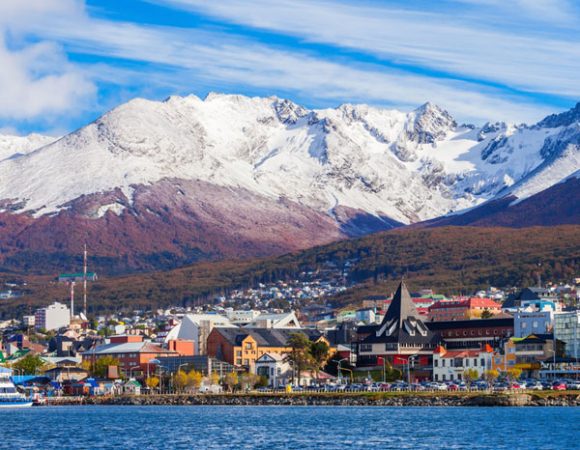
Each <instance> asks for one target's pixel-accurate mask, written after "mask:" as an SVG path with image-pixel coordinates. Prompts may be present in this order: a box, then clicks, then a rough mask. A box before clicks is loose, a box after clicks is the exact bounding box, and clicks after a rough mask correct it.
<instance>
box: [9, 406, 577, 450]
mask: <svg viewBox="0 0 580 450" xmlns="http://www.w3.org/2000/svg"><path fill="white" fill-rule="evenodd" d="M0 423H1V424H2V436H1V437H0V448H10V449H27V448H31V449H32V448H34V449H53V448H59V449H73V448H75V449H80V448H116V449H141V450H147V449H162V448H189V449H217V448H231V449H297V450H298V449H299V450H303V449H324V450H329V449H338V448H345V449H351V450H354V449H365V450H368V449H371V448H380V449H391V448H392V449H431V448H437V449H464V448H465V449H488V448H490V449H544V450H546V449H577V448H579V447H580V428H579V424H580V408H558V407H551V408H457V407H456V408H409V407H405V408H386V407H385V408H382V407H297V406H294V407H284V406H271V407H267V406H262V407H249V406H240V407H236V406H191V407H189V406H177V407H175V406H141V407H139V406H71V407H41V408H28V409H25V410H0Z"/></svg>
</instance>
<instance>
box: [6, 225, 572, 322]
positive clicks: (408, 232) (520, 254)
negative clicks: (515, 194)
mask: <svg viewBox="0 0 580 450" xmlns="http://www.w3.org/2000/svg"><path fill="white" fill-rule="evenodd" d="M345 265H346V266H348V267H349V274H348V281H349V282H353V283H356V284H357V286H356V287H355V288H352V289H349V290H348V291H347V293H346V294H344V295H341V296H340V297H337V298H335V299H334V300H333V302H334V303H335V304H347V303H350V302H355V301H357V300H360V299H361V298H362V297H363V296H365V295H367V294H374V293H383V294H384V293H387V292H389V291H390V290H391V289H392V288H393V287H394V284H395V282H396V280H398V279H400V278H401V277H402V276H406V277H407V279H408V282H409V284H410V285H411V288H413V289H418V288H434V289H436V290H437V291H438V292H443V293H459V292H470V291H472V290H474V289H477V288H481V287H487V286H489V285H494V286H501V287H507V286H525V285H531V284H535V282H536V277H537V275H538V273H540V274H541V276H542V279H544V280H570V279H571V278H573V277H574V276H578V274H580V226H577V225H570V226H558V227H549V228H548V227H536V228H523V229H511V228H479V227H444V228H434V229H409V228H407V229H400V230H392V231H388V232H383V233H377V234H374V235H370V236H366V237H363V238H359V239H352V240H346V241H341V242H337V243H334V244H330V245H326V246H322V247H316V248H312V249H309V250H306V251H302V252H299V253H295V254H288V255H285V256H282V257H278V258H269V259H261V260H252V261H225V262H216V263H202V264H196V265H192V266H188V267H184V268H180V269H175V270H171V271H166V272H154V273H149V274H138V275H130V276H123V277H116V278H102V279H100V280H99V281H98V282H94V283H91V285H90V290H89V299H90V306H91V307H90V309H89V312H95V313H97V312H105V311H108V310H121V309H128V308H132V309H133V308H152V307H158V306H168V305H193V304H196V303H199V302H204V301H206V300H208V299H210V298H212V297H214V296H215V295H220V294H225V293H227V292H228V291H229V290H231V289H235V288H245V287H251V286H255V285H256V284H257V283H258V282H269V281H276V280H280V279H291V278H295V277H296V276H297V275H298V274H299V273H300V272H302V271H305V270H324V269H328V268H329V267H336V268H339V269H342V268H343V267H345ZM12 278H14V277H12ZM28 282H29V284H28V286H27V289H28V291H27V295H26V296H25V297H22V298H18V299H13V300H8V301H5V303H4V304H2V306H1V309H0V312H3V313H5V312H6V311H9V310H10V311H14V309H15V308H18V309H19V310H22V311H25V310H26V309H31V308H34V307H35V306H36V305H44V304H47V303H48V302H50V301H52V300H65V299H66V298H67V288H66V286H64V285H59V284H57V283H55V282H54V281H50V280H49V279H47V278H46V277H37V278H34V279H28Z"/></svg>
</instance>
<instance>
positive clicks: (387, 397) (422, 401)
mask: <svg viewBox="0 0 580 450" xmlns="http://www.w3.org/2000/svg"><path fill="white" fill-rule="evenodd" d="M65 403H66V402H65ZM59 404H63V402H60V403H59ZM75 404H79V403H78V401H77V402H75ZM82 404H89V405H143V406H145V405H216V406H218V405H220V406H274V405H284V406H580V393H578V392H576V393H545V394H533V393H510V394H485V393H463V394H454V395H442V394H435V393H433V394H427V395H425V394H409V393H401V394H399V393H365V394H353V395H345V394H290V395H289V394H280V395H276V394H220V395H208V394H202V395H139V396H135V395H132V396H116V397H89V398H86V399H84V401H83V402H82Z"/></svg>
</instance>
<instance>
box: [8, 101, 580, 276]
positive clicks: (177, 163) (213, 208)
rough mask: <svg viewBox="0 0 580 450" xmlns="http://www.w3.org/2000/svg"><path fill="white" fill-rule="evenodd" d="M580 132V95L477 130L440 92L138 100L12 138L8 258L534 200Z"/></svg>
mask: <svg viewBox="0 0 580 450" xmlns="http://www.w3.org/2000/svg"><path fill="white" fill-rule="evenodd" d="M579 137H580V105H577V106H576V108H574V109H572V110H571V111H568V112H566V113H562V114H556V115H553V116H549V117H547V118H546V119H544V120H542V121H541V122H539V123H538V124H535V125H533V126H525V125H510V124H505V123H487V124H485V125H484V126H483V127H475V126H471V125H458V124H457V123H456V121H455V120H454V119H453V118H452V117H451V116H450V114H449V113H447V112H446V111H444V110H442V109H441V108H439V107H437V106H435V105H432V104H429V103H427V104H425V105H423V106H421V107H420V108H418V109H416V110H414V111H412V112H410V113H404V112H400V111H396V110H386V109H380V108H374V107H370V106H367V105H342V106H340V107H338V108H336V109H325V110H308V109H306V108H303V107H301V106H299V105H297V104H295V103H293V102H291V101H289V100H283V99H279V98H276V97H270V98H249V97H244V96H236V95H220V94H210V95H208V97H207V98H205V99H204V100H202V99H199V98H197V97H195V96H188V97H171V98H169V99H167V100H166V101H164V102H154V101H148V100H143V99H135V100H133V101H130V102H128V103H126V104H124V105H121V106H119V107H118V108H115V109H114V110H112V111H110V112H109V113H107V114H105V115H104V116H102V117H101V118H99V119H98V120H96V121H95V122H93V123H91V124H89V125H87V126H86V127H83V128H81V129H79V130H77V131H75V132H73V133H71V134H69V135H67V136H64V137H63V138H61V139H59V140H57V141H55V142H52V143H50V144H48V145H45V144H46V142H44V141H42V142H39V143H38V147H40V148H38V149H37V150H35V151H30V146H27V145H24V143H23V144H21V145H18V144H16V145H14V144H10V145H4V144H3V142H4V141H2V138H0V221H1V225H0V235H1V236H0V237H1V239H0V252H1V253H2V255H3V256H2V257H1V258H0V259H2V261H3V264H4V265H5V266H7V267H14V266H18V267H27V266H28V265H29V264H30V262H31V261H33V260H34V261H38V260H39V258H40V259H41V260H42V259H45V258H48V261H52V262H54V264H67V263H68V262H70V261H69V260H70V258H71V255H73V254H76V253H77V252H78V251H79V249H80V248H81V247H82V243H83V242H85V241H87V242H88V244H89V246H90V247H91V248H92V249H93V252H94V253H95V254H98V255H100V256H101V257H102V258H104V259H103V261H108V262H111V261H117V262H118V263H119V264H120V265H119V267H120V268H121V269H122V268H123V267H125V268H139V269H140V268H148V267H171V266H173V265H175V264H178V263H182V262H191V261H194V260H197V259H207V258H222V257H245V256H263V255H268V254H276V253H282V252H285V251H289V250H296V249H300V248H305V247H309V246H313V245H319V244H324V243H328V242H331V241H334V240H338V239H341V238H345V237H350V236H357V235H362V234H366V233H369V232H374V231H378V230H382V229H389V228H392V227H395V226H398V225H401V224H410V223H415V222H418V221H423V220H428V219H432V218H435V217H438V216H442V215H448V214H456V213H457V211H461V210H464V209H466V208H474V207H477V206H478V205H481V204H483V203H485V202H486V201H490V200H491V201H495V200H497V199H500V198H507V197H506V196H509V197H510V199H511V200H510V202H515V201H522V200H523V199H526V198H528V197H531V196H533V195H534V194H537V193H538V192H541V191H543V190H545V189H547V188H550V187H551V186H553V185H555V184H557V183H559V182H560V181H561V180H563V179H565V178H566V177H568V176H570V175H571V174H573V173H574V172H575V171H577V170H578V169H580V156H579V155H580V150H579V148H580V146H579V141H580V138H579ZM4 139H6V138H4ZM31 140H32V139H31ZM41 256H42V257H41ZM119 261H122V262H119Z"/></svg>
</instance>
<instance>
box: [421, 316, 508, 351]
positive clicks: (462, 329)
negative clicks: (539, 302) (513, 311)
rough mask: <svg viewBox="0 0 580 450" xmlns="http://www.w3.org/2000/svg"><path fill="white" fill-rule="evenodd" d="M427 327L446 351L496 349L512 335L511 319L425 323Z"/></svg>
mask: <svg viewBox="0 0 580 450" xmlns="http://www.w3.org/2000/svg"><path fill="white" fill-rule="evenodd" d="M426 325H427V327H428V328H429V329H430V330H431V331H432V332H433V333H436V334H437V335H438V336H440V338H441V339H442V340H443V341H444V342H445V345H446V347H447V349H448V350H458V349H466V348H469V349H476V350H477V349H482V348H484V347H485V345H489V346H491V348H494V349H495V348H497V347H498V346H499V345H500V342H501V341H503V340H504V339H506V338H510V337H512V336H513V335H514V319H513V317H501V318H500V317H498V318H493V319H477V320H451V321H445V322H426Z"/></svg>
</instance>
